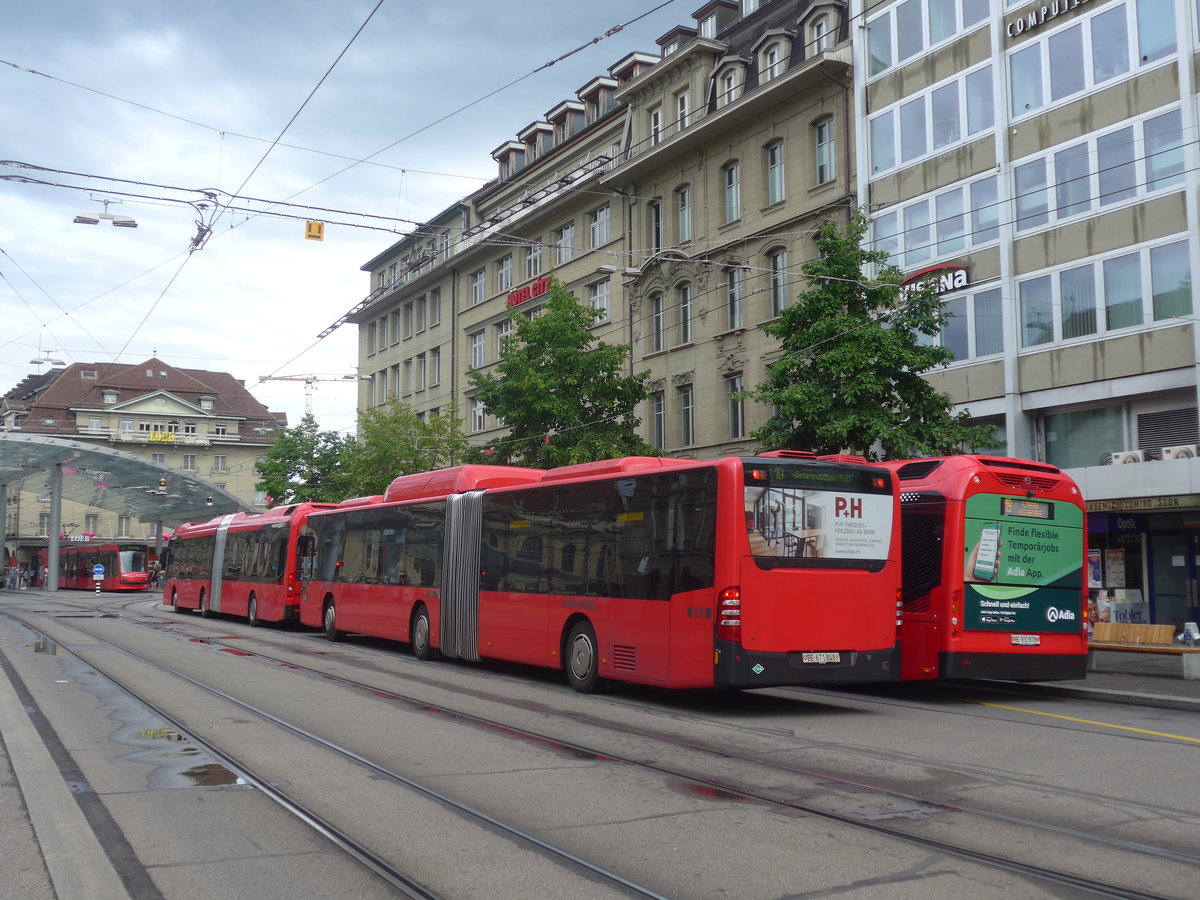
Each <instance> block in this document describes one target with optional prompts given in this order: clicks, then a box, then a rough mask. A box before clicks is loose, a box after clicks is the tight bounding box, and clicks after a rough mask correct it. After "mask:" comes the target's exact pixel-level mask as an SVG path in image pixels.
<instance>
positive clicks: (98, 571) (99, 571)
mask: <svg viewBox="0 0 1200 900" xmlns="http://www.w3.org/2000/svg"><path fill="white" fill-rule="evenodd" d="M103 577H104V566H102V565H101V564H100V563H96V564H95V565H94V566H92V578H94V579H95V580H96V581H99V580H100V579H101V578H103Z"/></svg>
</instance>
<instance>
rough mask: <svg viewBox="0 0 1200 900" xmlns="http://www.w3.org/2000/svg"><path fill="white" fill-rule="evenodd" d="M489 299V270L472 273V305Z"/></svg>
mask: <svg viewBox="0 0 1200 900" xmlns="http://www.w3.org/2000/svg"><path fill="white" fill-rule="evenodd" d="M486 298H487V270H485V269H480V270H479V271H478V272H472V273H471V303H472V304H475V303H482V302H483V301H484V300H485V299H486Z"/></svg>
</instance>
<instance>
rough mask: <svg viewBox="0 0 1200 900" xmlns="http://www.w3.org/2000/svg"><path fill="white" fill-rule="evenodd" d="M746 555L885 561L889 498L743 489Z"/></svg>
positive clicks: (796, 489)
mask: <svg viewBox="0 0 1200 900" xmlns="http://www.w3.org/2000/svg"><path fill="white" fill-rule="evenodd" d="M745 498H746V523H747V527H748V530H749V536H750V552H751V554H752V555H753V556H756V557H778V558H781V559H814V560H816V559H824V560H862V561H868V560H883V559H887V555H888V548H889V545H890V543H891V539H892V512H893V500H892V496H891V495H890V494H860V493H851V492H843V491H835V490H813V489H807V488H800V487H792V486H788V485H777V484H772V485H770V486H768V487H754V486H751V485H746V490H745Z"/></svg>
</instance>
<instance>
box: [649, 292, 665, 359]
mask: <svg viewBox="0 0 1200 900" xmlns="http://www.w3.org/2000/svg"><path fill="white" fill-rule="evenodd" d="M663 306H664V303H663V295H662V294H651V295H650V350H651V352H656V351H658V350H662V349H664V348H665V347H666V339H665V333H666V324H665V319H664V315H665V311H664V309H663Z"/></svg>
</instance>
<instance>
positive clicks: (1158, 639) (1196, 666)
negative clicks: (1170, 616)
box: [1088, 622, 1200, 681]
mask: <svg viewBox="0 0 1200 900" xmlns="http://www.w3.org/2000/svg"><path fill="white" fill-rule="evenodd" d="M1097 650H1111V651H1116V652H1118V653H1158V654H1162V655H1166V656H1178V657H1179V658H1180V661H1181V662H1182V663H1183V677H1184V678H1185V679H1187V680H1189V681H1197V680H1200V647H1185V646H1184V645H1183V644H1177V643H1175V626H1173V625H1123V624H1121V623H1119V622H1097V623H1096V625H1095V629H1094V631H1093V633H1092V639H1091V640H1090V641H1088V669H1089V670H1091V669H1094V668H1095V664H1094V659H1095V651H1097Z"/></svg>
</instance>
